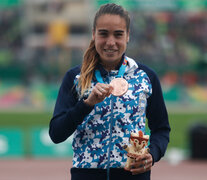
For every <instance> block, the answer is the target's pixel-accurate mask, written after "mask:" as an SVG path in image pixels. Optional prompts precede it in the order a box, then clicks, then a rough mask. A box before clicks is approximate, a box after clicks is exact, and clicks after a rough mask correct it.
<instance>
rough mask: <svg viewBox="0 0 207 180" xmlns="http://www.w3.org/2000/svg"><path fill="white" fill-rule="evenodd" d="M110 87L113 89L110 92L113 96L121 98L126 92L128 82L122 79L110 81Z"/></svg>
mask: <svg viewBox="0 0 207 180" xmlns="http://www.w3.org/2000/svg"><path fill="white" fill-rule="evenodd" d="M110 85H111V86H112V87H113V90H112V92H111V94H112V95H114V96H122V95H124V94H125V93H126V92H127V90H128V86H129V85H128V82H127V81H126V80H125V79H124V78H115V79H113V80H112V81H111V83H110Z"/></svg>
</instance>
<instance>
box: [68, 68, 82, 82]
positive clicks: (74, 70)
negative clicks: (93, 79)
mask: <svg viewBox="0 0 207 180" xmlns="http://www.w3.org/2000/svg"><path fill="white" fill-rule="evenodd" d="M80 70H81V66H80V65H78V66H75V67H73V68H71V69H69V70H68V71H67V72H66V74H65V78H70V79H74V78H75V77H76V75H78V74H79V73H80Z"/></svg>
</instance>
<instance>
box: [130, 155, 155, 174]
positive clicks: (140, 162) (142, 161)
mask: <svg viewBox="0 0 207 180" xmlns="http://www.w3.org/2000/svg"><path fill="white" fill-rule="evenodd" d="M152 161H153V159H152V155H151V154H150V153H147V154H144V155H141V156H139V157H138V158H136V162H134V163H132V164H131V170H130V171H131V172H132V174H133V175H135V174H140V173H144V172H146V171H149V170H151V167H152Z"/></svg>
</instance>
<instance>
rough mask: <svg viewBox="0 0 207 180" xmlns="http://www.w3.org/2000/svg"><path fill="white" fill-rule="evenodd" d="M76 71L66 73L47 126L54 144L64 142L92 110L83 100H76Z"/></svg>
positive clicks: (76, 69)
mask: <svg viewBox="0 0 207 180" xmlns="http://www.w3.org/2000/svg"><path fill="white" fill-rule="evenodd" d="M78 71H79V69H78V68H75V69H72V70H70V71H68V72H67V73H66V75H65V77H64V79H63V82H62V84H61V87H60V90H59V93H58V97H57V101H56V104H55V109H54V113H53V117H52V119H51V121H50V126H49V135H50V138H51V139H52V141H53V142H54V143H60V142H63V141H65V140H66V139H67V138H68V137H69V136H70V135H71V134H72V133H73V132H74V131H75V130H76V128H77V126H78V125H79V124H81V123H82V121H83V119H84V117H85V116H86V115H88V114H89V113H90V112H91V110H92V109H93V107H90V106H88V105H86V104H85V103H84V102H83V99H81V100H80V101H78V100H77V97H76V95H77V94H76V92H75V87H74V78H75V75H76V74H77V72H78Z"/></svg>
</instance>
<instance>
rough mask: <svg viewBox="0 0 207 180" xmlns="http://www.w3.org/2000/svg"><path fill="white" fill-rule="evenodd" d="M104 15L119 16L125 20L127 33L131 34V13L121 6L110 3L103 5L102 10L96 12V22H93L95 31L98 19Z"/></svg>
mask: <svg viewBox="0 0 207 180" xmlns="http://www.w3.org/2000/svg"><path fill="white" fill-rule="evenodd" d="M104 14H113V15H119V16H120V17H122V18H124V19H125V22H126V29H127V32H129V26H130V17H129V13H128V12H127V11H126V10H125V9H124V8H123V7H122V6H120V5H117V4H114V3H109V4H105V5H102V6H101V7H100V9H99V10H98V11H97V12H96V15H95V18H94V21H93V30H95V29H96V22H97V19H98V18H99V17H100V16H101V15H104Z"/></svg>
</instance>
